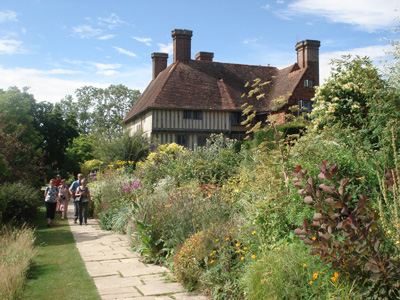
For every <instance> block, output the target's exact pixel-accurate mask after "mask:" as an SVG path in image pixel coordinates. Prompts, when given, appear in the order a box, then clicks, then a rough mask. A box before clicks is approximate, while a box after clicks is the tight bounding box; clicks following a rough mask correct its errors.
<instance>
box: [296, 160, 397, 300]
mask: <svg viewBox="0 0 400 300" xmlns="http://www.w3.org/2000/svg"><path fill="white" fill-rule="evenodd" d="M320 171H321V172H320V174H319V175H318V179H319V180H320V181H322V182H323V183H321V184H319V185H317V183H316V181H315V180H314V178H312V177H311V176H308V175H307V170H306V169H302V167H301V166H298V167H297V168H296V169H295V170H294V174H293V177H294V178H293V181H294V183H295V187H297V188H301V189H300V190H299V191H298V194H299V195H301V196H305V197H304V200H303V201H304V203H305V204H307V205H310V206H311V207H312V208H313V209H314V210H315V211H316V213H315V214H314V216H313V223H311V224H310V223H309V222H308V220H306V219H305V220H304V221H303V228H302V229H300V228H297V229H296V230H295V231H294V233H295V234H296V235H297V236H298V237H299V238H300V239H301V240H303V242H304V243H305V244H307V245H310V246H311V247H312V249H311V251H310V254H311V255H318V256H320V259H321V260H322V261H323V264H330V265H331V266H332V267H333V268H334V269H339V270H341V271H342V272H343V273H345V274H347V275H348V276H349V277H356V278H357V279H359V280H360V282H361V283H362V286H363V291H362V292H361V295H362V296H363V297H364V299H398V297H399V296H400V284H399V281H398V279H399V276H400V273H399V267H400V264H399V262H398V261H395V260H393V259H392V258H391V257H390V254H391V253H392V251H393V249H392V248H390V245H388V244H387V243H386V241H385V239H384V238H383V236H382V233H381V231H380V230H379V228H378V223H377V219H378V215H377V213H376V212H375V211H373V210H372V209H371V208H370V205H369V203H368V202H367V199H366V197H365V196H364V195H362V196H361V197H360V199H359V200H358V201H357V202H355V203H352V191H351V190H350V189H347V188H346V187H347V186H348V185H349V182H350V179H349V178H343V179H341V180H340V182H339V179H338V178H337V177H336V174H337V173H338V165H336V164H333V165H331V166H330V167H327V166H326V163H325V164H323V165H322V167H321V169H320ZM385 297H386V298H385Z"/></svg>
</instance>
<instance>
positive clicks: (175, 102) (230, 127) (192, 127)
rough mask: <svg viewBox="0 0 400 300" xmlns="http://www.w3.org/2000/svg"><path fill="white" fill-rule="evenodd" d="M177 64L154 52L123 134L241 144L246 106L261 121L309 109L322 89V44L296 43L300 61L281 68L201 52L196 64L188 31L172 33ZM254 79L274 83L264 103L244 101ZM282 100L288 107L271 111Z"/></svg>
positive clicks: (192, 142) (161, 140)
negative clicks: (217, 138) (218, 137)
mask: <svg viewBox="0 0 400 300" xmlns="http://www.w3.org/2000/svg"><path fill="white" fill-rule="evenodd" d="M172 37H173V41H174V59H173V63H172V64H171V65H169V66H167V59H168V54H166V53H153V54H152V59H153V79H152V81H151V82H150V84H149V86H148V87H147V88H146V90H145V91H144V92H143V94H142V96H141V97H140V98H139V100H138V101H137V102H136V103H135V105H134V106H133V107H132V109H131V110H130V112H129V113H128V114H127V115H126V117H125V118H124V125H125V130H129V131H130V132H131V133H134V132H136V131H138V130H141V131H142V132H143V134H144V135H145V136H147V137H150V136H151V137H153V138H155V139H156V140H157V141H158V142H159V143H160V144H164V143H172V142H175V143H178V144H180V145H184V146H186V147H188V148H191V149H194V148H195V147H196V145H197V146H202V145H205V142H206V139H207V138H208V137H209V136H210V135H211V134H212V133H224V134H226V135H227V136H229V137H231V138H236V139H242V138H243V137H244V136H245V132H246V128H245V127H244V126H243V125H241V121H242V120H243V117H242V113H241V112H242V109H243V108H242V105H243V104H244V103H248V104H250V105H253V107H254V109H255V110H257V112H258V114H259V116H264V117H265V116H266V115H268V114H270V113H278V114H279V113H282V112H285V110H286V109H287V107H289V106H291V105H295V104H298V105H300V106H302V107H310V100H311V98H312V97H313V96H314V89H313V87H314V86H315V85H317V84H318V78H319V74H318V72H319V65H318V64H319V63H318V60H319V58H318V51H319V50H318V49H319V45H320V43H319V42H318V41H310V40H306V41H302V42H300V43H297V45H296V51H297V62H296V63H294V64H293V65H291V66H289V67H287V68H284V69H277V68H275V67H271V66H253V65H240V64H229V63H220V62H214V61H213V56H214V54H213V53H210V52H199V53H198V54H197V55H196V57H195V59H194V60H192V59H191V56H190V53H191V37H192V31H190V30H173V31H172ZM256 78H261V79H262V80H263V81H270V84H269V85H267V86H266V87H265V94H266V96H265V98H264V99H262V100H256V99H252V98H242V95H243V94H244V93H247V92H248V91H249V90H250V88H249V87H247V88H246V87H245V84H246V82H251V81H252V80H254V79H256ZM279 97H283V98H285V100H286V101H285V103H286V104H285V105H283V106H282V107H279V108H278V110H277V109H276V107H274V108H273V107H272V106H273V105H272V100H273V99H276V98H279Z"/></svg>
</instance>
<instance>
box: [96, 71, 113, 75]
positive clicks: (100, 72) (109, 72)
mask: <svg viewBox="0 0 400 300" xmlns="http://www.w3.org/2000/svg"><path fill="white" fill-rule="evenodd" d="M96 74H97V75H104V76H111V75H115V74H118V71H115V70H100V71H97V72H96Z"/></svg>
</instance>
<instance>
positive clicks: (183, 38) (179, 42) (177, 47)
mask: <svg viewBox="0 0 400 300" xmlns="http://www.w3.org/2000/svg"><path fill="white" fill-rule="evenodd" d="M192 35H193V32H192V31H191V30H186V29H175V30H172V38H173V40H174V63H175V62H177V61H178V60H179V61H180V62H184V63H186V62H189V61H190V52H191V50H192V49H191V43H192Z"/></svg>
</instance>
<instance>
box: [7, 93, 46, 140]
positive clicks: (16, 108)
mask: <svg viewBox="0 0 400 300" xmlns="http://www.w3.org/2000/svg"><path fill="white" fill-rule="evenodd" d="M35 105H36V101H35V98H34V97H33V95H32V94H29V93H28V88H26V87H24V88H23V89H22V91H21V90H19V89H18V88H17V87H10V88H8V90H7V91H4V90H3V89H0V111H1V112H2V116H1V120H2V121H4V122H5V123H6V124H7V127H6V128H5V130H6V131H7V132H8V133H12V132H20V135H19V140H20V141H21V142H23V143H31V144H32V145H33V146H34V147H37V146H38V145H39V144H40V141H41V137H40V134H39V132H38V131H37V130H36V128H35V126H34V121H35V119H34V110H35ZM22 128H25V129H24V130H23V131H22V132H21V130H22Z"/></svg>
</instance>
